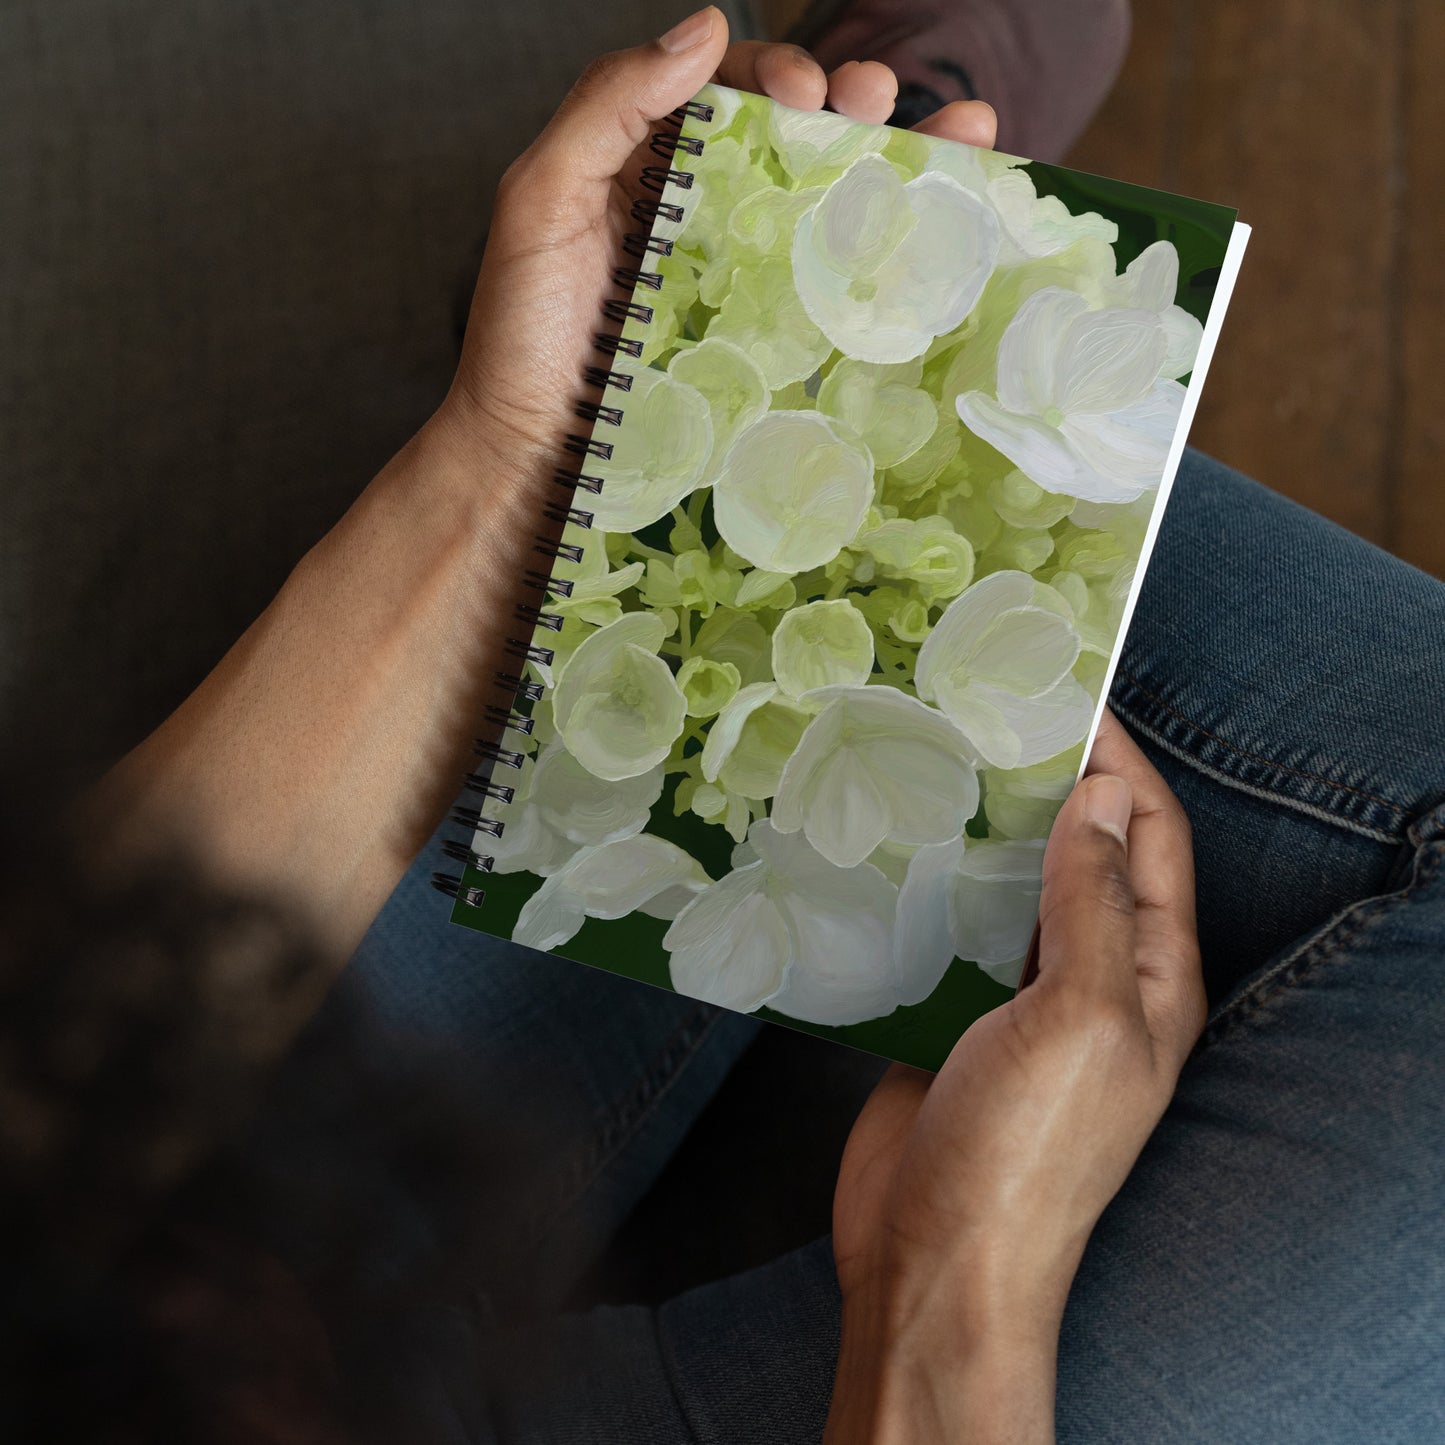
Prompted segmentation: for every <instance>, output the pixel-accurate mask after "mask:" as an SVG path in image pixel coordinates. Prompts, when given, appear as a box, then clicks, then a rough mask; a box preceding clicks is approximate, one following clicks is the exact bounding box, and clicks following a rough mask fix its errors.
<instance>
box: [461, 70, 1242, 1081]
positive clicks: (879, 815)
mask: <svg viewBox="0 0 1445 1445" xmlns="http://www.w3.org/2000/svg"><path fill="white" fill-rule="evenodd" d="M652 148H653V150H654V151H655V152H656V155H657V160H658V164H655V165H650V166H648V167H646V168H645V169H644V170H643V172H642V176H641V187H645V188H646V189H647V190H648V191H650V192H651V194H650V195H643V196H639V199H638V200H637V201H636V203H635V204H634V206H633V217H634V220H635V222H636V229H635V230H634V231H633V232H631V233H630V234H629V235H628V236H627V238H626V243H625V244H626V250H627V252H628V253H629V256H628V257H621V256H620V257H619V269H618V271H617V273H616V279H617V282H618V284H619V287H620V288H621V291H620V293H619V295H618V296H617V297H616V298H614V299H613V300H612V301H610V302H609V303H608V304H607V314H608V316H609V317H611V318H612V319H613V320H614V321H615V322H616V323H617V329H616V330H615V331H614V332H609V333H608V334H606V335H601V336H599V337H598V338H597V343H598V347H599V351H600V353H601V356H602V359H603V361H604V363H605V364H603V365H599V366H595V367H591V368H589V369H588V371H587V374H586V377H585V378H579V382H583V381H585V384H586V386H587V387H588V388H589V390H588V391H587V393H585V394H584V397H583V398H582V399H580V400H579V403H578V414H579V416H581V417H582V418H583V419H584V421H585V422H588V423H591V425H590V427H589V428H588V429H586V430H582V429H579V430H578V432H577V433H576V434H575V435H574V436H572V437H571V438H570V440H569V442H568V447H569V449H570V451H571V452H572V453H573V455H572V456H570V457H568V458H564V459H562V460H563V461H565V462H566V463H568V465H566V466H564V467H563V468H562V470H561V471H560V472H559V480H560V481H561V482H562V483H563V484H564V485H565V486H566V487H567V488H568V489H569V492H570V495H568V496H567V497H565V498H564V500H563V509H564V510H563V511H562V512H561V514H560V515H559V516H558V517H557V521H559V522H560V521H565V526H564V527H562V528H561V530H560V532H559V531H558V529H557V528H556V527H555V526H554V527H553V528H551V529H550V530H547V529H545V528H544V527H543V524H542V523H541V520H540V519H539V528H542V530H541V533H540V535H539V540H538V546H539V548H540V549H542V550H543V551H544V552H545V553H546V554H547V556H548V557H549V559H550V560H549V563H548V564H547V565H548V570H547V571H546V572H538V571H537V570H536V566H535V561H531V562H527V561H519V564H518V587H519V593H518V595H519V598H520V599H522V600H520V601H519V603H518V608H517V619H518V627H517V631H516V633H515V635H514V637H513V639H512V641H511V642H510V643H509V644H508V650H509V652H510V653H511V654H512V655H513V656H514V657H515V659H516V665H515V668H514V670H513V674H512V675H506V676H504V677H503V678H502V679H500V681H501V682H502V683H503V684H504V686H505V688H506V691H507V695H508V698H509V701H508V705H507V706H506V707H504V708H501V709H497V710H494V712H493V716H492V724H493V727H492V731H491V732H490V733H489V734H488V735H487V736H484V737H482V738H480V739H479V740H478V743H477V751H478V754H479V756H480V759H481V765H480V767H479V768H478V771H477V772H476V773H474V774H473V775H471V776H470V777H469V778H468V779H467V787H468V789H469V793H470V795H471V796H470V797H469V798H468V799H467V800H465V801H464V802H463V803H462V804H461V805H459V807H458V809H457V811H456V813H455V814H454V815H453V817H454V820H455V822H456V823H457V824H458V825H459V826H460V827H461V828H462V829H463V830H464V836H462V837H459V838H457V839H456V840H455V841H454V842H452V843H450V844H449V845H448V846H447V850H446V851H447V853H448V854H449V856H451V857H453V858H455V859H457V860H458V861H460V862H461V863H462V864H463V871H462V873H461V874H459V875H458V874H456V873H439V874H437V875H436V877H435V880H434V881H435V882H436V884H437V886H438V887H439V888H441V889H442V890H443V891H445V892H447V893H448V894H450V895H451V896H452V898H453V899H454V904H453V910H452V918H453V920H454V921H455V922H457V923H459V924H464V925H466V926H467V927H470V928H475V929H479V930H481V931H482V932H485V933H490V934H494V935H497V936H499V937H503V938H511V939H514V940H516V941H517V942H519V943H522V944H525V945H527V946H528V947H531V948H534V949H539V950H545V951H550V952H554V953H558V954H562V955H565V956H566V957H568V958H572V959H576V960H578V961H580V962H583V963H587V964H592V965H595V966H597V967H599V968H604V969H608V970H610V971H612V972H614V973H620V974H625V975H627V976H629V977H632V978H635V979H640V980H644V981H646V982H648V983H651V984H655V985H659V986H661V987H664V988H671V989H674V990H676V991H677V992H679V993H683V994H687V995H689V996H691V997H694V998H698V999H703V1000H707V1001H710V1002H713V1003H717V1004H720V1005H723V1006H726V1007H727V1008H730V1009H736V1010H740V1011H742V1012H747V1013H757V1014H760V1015H761V1016H763V1017H765V1018H768V1019H772V1020H774V1021H776V1022H778V1023H782V1024H787V1025H790V1026H792V1027H794V1028H798V1029H803V1030H806V1031H808V1032H811V1033H816V1034H823V1035H826V1036H829V1037H833V1038H837V1039H839V1040H842V1041H844V1042H847V1043H849V1044H853V1045H856V1046H858V1047H861V1048H864V1049H868V1050H870V1051H873V1052H875V1053H879V1054H883V1055H886V1056H888V1057H890V1058H894V1059H901V1060H904V1061H906V1062H909V1063H913V1064H918V1065H921V1066H923V1067H926V1068H937V1067H938V1066H939V1065H940V1064H941V1062H942V1061H943V1059H944V1058H945V1057H946V1055H947V1053H948V1051H949V1049H950V1048H951V1047H952V1045H953V1043H954V1042H955V1041H956V1039H957V1038H958V1037H959V1035H960V1034H961V1033H962V1032H963V1031H964V1030H965V1029H966V1028H967V1027H968V1025H969V1024H970V1023H971V1022H972V1021H973V1020H974V1019H975V1018H977V1017H978V1016H979V1015H980V1014H982V1013H984V1012H986V1011H987V1010H989V1009H991V1008H994V1007H996V1006H997V1005H999V1004H1001V1003H1004V1002H1005V1001H1007V1000H1008V999H1009V998H1010V997H1011V996H1012V993H1013V989H1014V986H1015V984H1016V982H1017V979H1018V975H1019V970H1020V967H1021V964H1022V961H1023V957H1024V954H1025V952H1026V950H1027V948H1028V945H1029V941H1030V937H1031V934H1032V931H1033V927H1034V924H1035V921H1036V918H1037V911H1038V900H1039V891H1040V871H1041V865H1042V857H1043V849H1044V841H1045V839H1046V838H1047V836H1048V832H1049V828H1050V825H1051V823H1052V821H1053V818H1054V816H1055V814H1056V812H1057V811H1058V808H1059V806H1060V804H1061V803H1062V801H1063V799H1064V798H1065V796H1066V795H1067V794H1068V792H1069V790H1070V788H1071V787H1072V786H1073V784H1074V782H1075V781H1076V779H1077V777H1078V776H1079V773H1080V771H1081V768H1082V765H1083V759H1084V757H1085V755H1086V752H1087V748H1088V744H1089V742H1090V740H1091V739H1092V736H1093V733H1094V730H1095V728H1096V727H1097V725H1098V720H1099V716H1100V714H1101V712H1102V707H1103V698H1104V697H1105V695H1106V693H1107V690H1108V685H1109V681H1110V678H1111V676H1112V673H1113V669H1114V666H1115V663H1116V661H1117V658H1118V653H1119V648H1120V644H1121V641H1122V638H1123V634H1124V630H1125V628H1126V626H1127V624H1128V620H1129V616H1130V614H1131V612H1132V610H1133V607H1134V603H1135V599H1136V598H1137V597H1138V594H1139V588H1140V584H1141V580H1142V576H1143V570H1144V566H1145V563H1146V561H1147V559H1148V556H1149V553H1150V550H1151V547H1152V544H1153V540H1154V536H1155V534H1156V532H1157V529H1158V527H1159V524H1160V520H1161V516H1162V512H1163V508H1164V503H1165V500H1166V498H1167V496H1168V493H1169V489H1170V486H1171V484H1172V482H1173V478H1174V474H1175V471H1176V468H1177V467H1178V464H1179V459H1180V455H1181V453H1182V451H1183V447H1184V438H1185V432H1186V430H1187V427H1188V423H1189V420H1190V417H1191V415H1192V413H1193V411H1194V407H1195V404H1196V402H1197V400H1198V396H1199V390H1200V387H1201V385H1202V383H1203V380H1204V372H1205V368H1206V366H1207V364H1208V361H1209V357H1210V354H1211V352H1212V350H1213V347H1214V341H1215V338H1216V337H1217V335H1218V331H1219V326H1220V322H1221V319H1222V315H1223V312H1224V308H1225V305H1226V302H1227V300H1228V297H1229V293H1230V289H1231V287H1232V285H1233V282H1234V277H1235V274H1236V272H1237V270H1238V266H1239V262H1240V258H1241V255H1242V253H1243V250H1244V245H1245V241H1246V239H1247V236H1248V228H1247V227H1245V226H1242V225H1240V224H1238V223H1237V222H1236V219H1235V213H1234V212H1233V211H1232V210H1229V209H1227V208H1225V207H1222V206H1216V205H1210V204H1206V203H1204V202H1201V201H1196V200H1190V199H1186V198H1184V197H1180V196H1173V195H1167V194H1164V193H1162V192H1159V191H1153V190H1148V189H1144V188H1141V187H1139V186H1133V185H1127V184H1123V183H1121V182H1117V181H1110V180H1104V179H1102V178H1100V177H1097V176H1090V175H1083V174H1080V173H1078V172H1075V171H1070V170H1067V169H1064V168H1062V167H1059V166H1052V165H1042V164H1039V163H1036V162H1033V163H1031V162H1026V161H1023V160H1021V159H1019V158H1017V157H1013V156H1006V155H1000V154H997V153H993V152H989V151H981V150H976V149H974V148H972V147H970V146H966V145H962V144H959V143H956V142H952V141H946V140H937V139H932V138H928V137H924V136H920V135H916V134H913V133H912V132H909V131H901V130H895V129H891V128H889V127H886V126H873V125H861V124H858V123H855V122H852V121H848V120H846V119H844V118H842V117H840V116H837V115H833V114H831V113H826V112H819V113H803V112H798V111H793V110H789V109H787V108H786V107H783V106H780V105H777V104H776V103H774V102H772V101H769V100H766V99H764V98H762V97H759V96H755V95H748V94H744V93H740V92H737V91H733V90H728V89H725V88H723V87H720V86H709V87H707V88H706V89H705V90H704V91H703V92H701V93H700V94H699V95H698V96H697V98H696V99H694V100H693V101H690V102H689V103H688V104H687V105H685V106H683V107H682V108H681V109H680V110H679V111H678V112H677V113H676V114H675V115H674V117H673V119H672V122H671V124H669V125H668V126H667V127H666V128H665V129H663V130H662V131H660V132H659V134H658V135H656V136H655V137H654V138H653V140H652ZM629 260H630V261H631V264H630V265H629V264H627V262H628V261H629ZM551 510H553V509H549V512H550V511H551ZM529 589H530V590H529Z"/></svg>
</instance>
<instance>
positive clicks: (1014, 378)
mask: <svg viewBox="0 0 1445 1445" xmlns="http://www.w3.org/2000/svg"><path fill="white" fill-rule="evenodd" d="M1088 309H1089V303H1088V302H1087V301H1086V300H1085V299H1084V298H1083V297H1082V296H1080V295H1079V294H1078V293H1077V292H1076V291H1068V290H1065V289H1064V288H1063V287H1062V286H1045V287H1043V288H1042V289H1041V290H1039V291H1035V292H1034V293H1033V295H1031V296H1029V297H1027V298H1026V299H1025V301H1024V303H1023V304H1022V305H1021V306H1020V307H1019V309H1018V310H1017V311H1016V312H1015V313H1014V316H1013V320H1012V321H1010V322H1009V324H1008V329H1007V330H1006V331H1005V332H1004V334H1003V339H1002V340H1001V341H1000V342H999V344H998V388H997V392H998V401H999V405H1000V406H1001V407H1003V408H1004V410H1005V411H1011V412H1026V413H1029V414H1031V415H1033V416H1042V415H1043V414H1044V412H1046V411H1047V410H1048V409H1049V408H1050V407H1051V406H1057V405H1058V404H1059V390H1060V387H1059V382H1058V380H1057V376H1058V371H1057V367H1058V359H1059V348H1060V344H1061V342H1062V339H1063V338H1064V337H1065V336H1067V335H1068V333H1069V331H1070V329H1071V327H1072V326H1073V324H1074V322H1076V321H1077V320H1078V319H1079V318H1080V317H1082V316H1083V315H1085V314H1086V313H1087V312H1088ZM964 420H965V421H967V420H968V419H967V418H966V417H965V418H964ZM1025 470H1026V471H1027V470H1028V469H1027V468H1025Z"/></svg>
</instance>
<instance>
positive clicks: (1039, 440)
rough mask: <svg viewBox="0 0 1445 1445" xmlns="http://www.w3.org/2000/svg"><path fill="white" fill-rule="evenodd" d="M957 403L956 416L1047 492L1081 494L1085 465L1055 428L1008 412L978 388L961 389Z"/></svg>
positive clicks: (1069, 494)
mask: <svg viewBox="0 0 1445 1445" xmlns="http://www.w3.org/2000/svg"><path fill="white" fill-rule="evenodd" d="M956 406H957V408H958V415H959V419H960V420H961V421H962V422H963V424H964V426H966V427H967V428H968V429H969V431H971V432H972V433H973V434H974V435H975V436H978V437H982V438H983V440H984V441H986V442H987V443H988V444H989V446H991V447H994V448H996V449H997V450H998V451H1001V452H1002V453H1003V454H1004V456H1006V457H1007V458H1008V459H1009V461H1011V462H1012V463H1013V464H1014V466H1016V467H1017V468H1018V469H1019V470H1020V471H1021V472H1023V473H1024V475H1025V476H1027V477H1029V478H1030V479H1031V480H1032V481H1035V482H1037V483H1038V485H1039V486H1041V487H1042V488H1043V489H1044V490H1045V491H1046V492H1058V493H1063V494H1065V495H1068V496H1079V495H1081V493H1080V491H1079V487H1080V485H1081V478H1082V477H1084V476H1085V475H1086V472H1085V468H1084V467H1082V466H1081V465H1080V463H1079V458H1078V456H1077V455H1076V454H1075V453H1074V451H1073V449H1072V448H1071V447H1070V446H1069V445H1068V444H1067V442H1065V440H1064V438H1063V436H1062V435H1061V434H1060V433H1059V432H1058V431H1057V430H1056V429H1055V428H1054V427H1051V426H1048V425H1046V424H1045V423H1044V422H1042V421H1039V420H1038V419H1037V418H1036V417H1033V416H1027V415H1025V414H1024V413H1022V412H1017V411H1009V410H1007V409H1006V408H1005V407H1003V406H1000V405H999V403H998V402H996V401H995V400H994V399H993V398H992V397H991V396H988V395H986V394H985V393H984V392H981V391H966V392H964V393H963V394H962V395H961V396H960V397H959V398H958V400H957V402H956ZM1093 490H1097V488H1094V489H1093Z"/></svg>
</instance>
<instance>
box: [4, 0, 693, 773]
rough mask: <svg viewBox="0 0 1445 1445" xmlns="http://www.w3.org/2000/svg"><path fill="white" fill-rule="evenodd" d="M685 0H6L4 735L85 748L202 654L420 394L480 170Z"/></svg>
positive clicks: (476, 207)
mask: <svg viewBox="0 0 1445 1445" xmlns="http://www.w3.org/2000/svg"><path fill="white" fill-rule="evenodd" d="M689 8H690V6H689V4H688V0H627V3H625V4H622V5H606V6H598V5H587V4H577V3H573V0H556V3H552V4H548V5H509V4H502V3H500V0H427V3H425V4H419V5H402V4H394V3H385V0H364V3H358V4H319V5H318V4H301V5H297V4H290V3H285V0H135V3H120V0H67V3H66V4H63V5H57V4H53V3H48V0H13V3H10V4H7V5H4V6H0V195H3V197H4V203H3V204H0V336H3V337H4V339H5V341H4V345H3V347H0V458H3V460H0V468H3V471H0V733H3V739H4V740H5V741H7V742H8V744H9V746H10V747H11V749H12V751H18V750H19V748H20V746H21V741H22V739H23V740H25V741H26V742H27V743H28V745H29V749H28V750H29V751H30V753H31V755H34V754H35V753H36V752H37V751H39V750H43V751H44V752H45V753H47V754H49V755H50V756H52V757H53V758H54V759H55V761H56V763H57V765H58V766H59V768H60V769H61V772H62V774H63V775H65V776H68V777H69V778H71V779H77V778H86V777H89V776H92V775H94V774H96V773H98V772H100V771H102V770H103V769H104V767H105V766H106V765H107V764H108V763H109V762H110V761H112V760H113V759H114V758H115V757H116V756H118V755H119V754H120V753H121V752H123V751H124V750H125V749H126V748H128V747H129V746H131V745H132V744H134V743H135V742H137V741H138V740H139V739H140V738H141V737H142V736H144V735H145V733H146V732H147V731H149V730H150V729H151V728H152V727H154V726H155V725H156V724H157V723H158V722H160V720H161V719H162V718H163V717H164V716H165V714H166V713H167V712H168V711H170V710H171V709H172V708H174V707H175V705H176V704H177V703H179V702H180V701H181V699H182V698H183V697H184V696H185V694H186V693H187V692H188V691H189V690H190V689H191V688H192V687H194V686H195V685H196V683H198V682H199V681H200V679H201V678H202V677H203V676H204V675H205V673H206V671H207V670H208V669H209V668H210V667H211V666H212V665H213V664H214V663H215V662H216V661H217V659H218V658H219V657H220V656H221V654H222V653H223V652H224V651H225V650H226V648H227V647H229V646H230V644H231V643H232V642H234V641H235V639H236V638H237V637H238V636H239V635H240V634H241V632H242V630H243V629H244V628H245V627H246V626H247V624H248V623H250V621H251V620H252V619H253V618H254V617H255V616H256V614H257V613H258V612H259V611H260V610H261V608H262V607H263V606H264V605H265V603H266V602H267V601H268V600H269V599H270V597H271V596H272V594H273V593H274V592H275V590H276V589H277V587H278V586H279V585H280V583H281V582H282V581H283V579H284V578H285V576H286V574H287V572H288V571H289V570H290V568H291V567H292V566H293V565H294V564H295V562H296V561H297V560H298V558H299V557H300V556H301V555H302V554H303V553H304V552H305V550H306V549H307V548H308V547H309V546H310V545H311V544H312V543H313V542H315V541H316V539H317V538H318V537H320V535H321V534H322V533H323V532H324V531H325V530H326V529H327V528H328V527H329V526H330V525H331V524H332V523H333V522H335V521H336V519H337V518H338V517H339V516H340V515H341V513H342V511H343V510H344V509H345V508H346V506H347V505H348V503H349V502H350V501H351V500H352V498H353V497H354V496H355V495H356V494H357V492H359V491H360V489H361V488H362V487H363V486H364V485H365V484H366V482H367V481H369V480H370V478H371V477H372V476H373V475H374V474H375V472H376V471H377V470H378V469H379V468H380V467H381V466H382V465H383V464H384V463H385V462H386V461H387V459H388V458H389V457H390V456H391V455H392V454H393V452H395V451H396V450H397V448H399V447H400V446H401V445H402V443H403V442H405V441H406V439H407V438H408V437H409V436H410V435H411V433H412V432H413V431H414V430H415V429H416V427H417V426H418V425H419V424H420V423H421V422H422V421H423V420H424V419H425V418H426V417H427V415H428V414H429V412H430V411H431V409H432V408H433V407H434V406H435V405H436V404H437V402H439V401H440V400H441V397H442V395H443V394H444V392H445V389H446V386H447V382H448V381H449V379H450V375H451V368H452V366H453V364H454V361H455V356H456V350H457V346H458V342H459V321H460V318H461V317H462V316H463V315H464V314H465V313H464V308H465V304H466V300H467V298H468V297H469V296H470V293H471V286H472V283H473V281H474V280H475V276H476V267H477V263H478V261H479V259H480V255H481V244H482V239H483V236H484V233H485V228H486V223H487V216H488V214H489V210H490V207H491V202H492V195H493V192H494V190H495V187H496V182H497V179H498V177H499V176H500V174H501V172H502V170H503V169H504V168H505V166H506V165H507V164H508V162H509V161H511V159H512V158H513V157H514V156H515V155H516V154H517V153H518V152H519V151H521V150H522V148H523V147H524V146H525V145H526V144H527V143H528V141H530V140H531V139H532V137H533V136H535V135H536V133H537V131H538V130H539V129H540V128H541V126H542V125H543V123H544V122H545V121H546V119H547V117H548V116H549V115H550V114H551V112H552V111H553V110H554V109H555V107H556V104H557V102H558V100H559V99H560V98H561V96H562V95H563V93H564V92H565V90H566V88H567V87H568V85H570V84H571V82H572V80H573V79H575V77H576V75H577V74H578V72H579V71H580V70H581V69H582V67H583V66H584V65H585V64H586V63H587V61H589V60H590V59H592V58H593V57H594V56H595V55H597V54H599V53H601V52H602V51H604V50H609V49H615V48H617V47H618V46H621V45H627V44H634V43H637V42H639V41H641V40H644V39H646V38H647V37H648V36H650V35H654V34H658V33H660V32H661V31H662V30H663V29H665V28H666V27H667V26H668V25H669V24H671V23H672V22H673V21H675V20H677V19H678V18H679V17H680V16H681V15H682V14H684V13H685V12H686V11H687V10H688V9H689ZM479 468H481V469H482V470H479V473H478V481H479V483H480V482H484V481H485V480H486V476H485V470H484V468H485V462H484V461H482V460H480V459H479Z"/></svg>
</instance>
